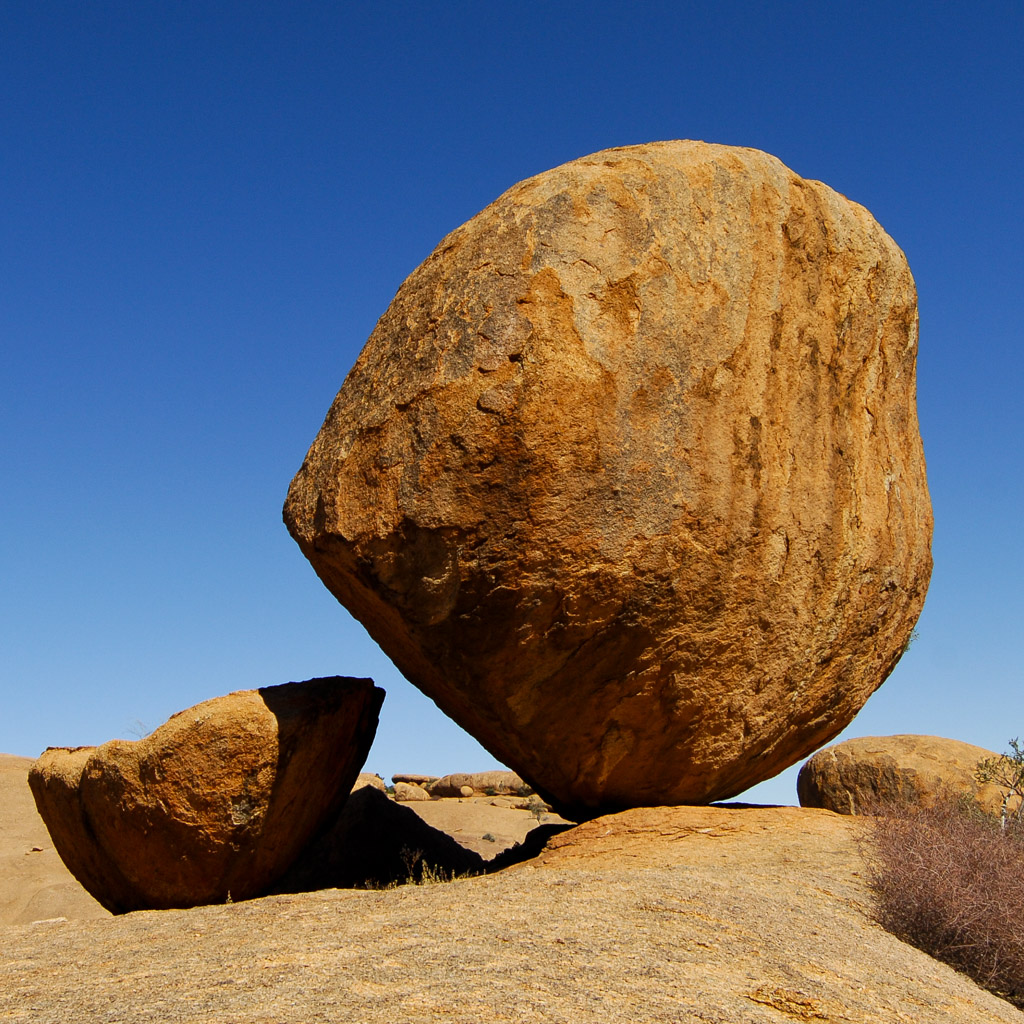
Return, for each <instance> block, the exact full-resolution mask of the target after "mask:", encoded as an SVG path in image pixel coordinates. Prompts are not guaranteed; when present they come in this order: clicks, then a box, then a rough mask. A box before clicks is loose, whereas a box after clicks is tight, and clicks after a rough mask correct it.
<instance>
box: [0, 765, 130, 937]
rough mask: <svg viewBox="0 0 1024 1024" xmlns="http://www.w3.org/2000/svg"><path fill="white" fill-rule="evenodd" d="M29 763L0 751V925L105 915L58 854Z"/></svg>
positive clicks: (104, 911)
mask: <svg viewBox="0 0 1024 1024" xmlns="http://www.w3.org/2000/svg"><path fill="white" fill-rule="evenodd" d="M31 764H32V761H31V760H30V759H29V758H27V757H13V756H12V755H10V754H0V925H6V924H28V923H30V922H32V921H38V920H40V919H43V918H48V917H67V918H75V919H83V920H88V919H93V918H101V917H109V916H110V915H109V914H108V913H107V911H106V910H104V909H103V907H101V906H100V905H99V904H98V903H97V902H96V901H95V900H94V899H93V898H92V897H91V896H90V895H89V894H88V893H87V892H86V891H85V890H84V889H83V888H82V887H81V886H80V885H79V884H78V882H77V881H76V880H75V878H74V877H73V876H72V874H71V872H69V871H68V869H67V868H66V867H64V863H63V861H62V860H61V859H60V857H58V856H57V851H56V850H55V849H54V848H53V842H52V840H51V839H50V834H49V833H48V832H47V831H46V826H45V825H44V824H43V819H42V818H40V817H39V814H38V813H37V811H36V805H35V801H34V800H33V799H32V792H31V791H30V790H29V788H28V769H29V766H30V765H31Z"/></svg>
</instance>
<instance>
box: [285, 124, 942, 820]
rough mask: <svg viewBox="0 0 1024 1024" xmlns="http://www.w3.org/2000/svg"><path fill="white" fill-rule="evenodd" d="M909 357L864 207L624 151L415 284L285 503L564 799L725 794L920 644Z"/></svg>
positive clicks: (738, 163) (511, 209)
mask: <svg viewBox="0 0 1024 1024" xmlns="http://www.w3.org/2000/svg"><path fill="white" fill-rule="evenodd" d="M916 352H917V306H916V293H915V289H914V282H913V279H912V278H911V275H910V271H909V270H908V268H907V262H906V259H905V257H904V255H903V253H902V252H901V251H900V249H899V248H898V246H897V245H896V244H895V243H894V242H893V241H892V239H891V238H889V237H888V235H886V233H885V232H884V231H883V230H882V229H881V228H880V227H879V225H878V224H877V223H876V221H875V220H874V218H873V217H872V216H871V215H870V214H869V213H868V211H867V210H865V209H864V208H863V207H861V206H858V205H857V204H856V203H852V202H850V201H849V200H847V199H845V198H844V197H843V196H841V195H839V194H837V193H836V192H833V191H832V190H831V189H830V188H828V187H827V186H825V185H823V184H821V183H820V182H815V181H806V180H803V179H801V178H799V177H797V175H795V174H794V173H793V172H792V171H790V170H788V169H787V168H786V167H785V166H783V164H781V163H780V162H779V161H778V160H776V159H775V158H773V157H771V156H768V155H767V154H765V153H761V152H757V151H755V150H751V149H733V148H730V147H726V146H715V145H707V144H704V143H700V142H662V143H652V144H650V145H645V146H635V147H628V148H623V149H612V150H607V151H605V152H601V153H597V154H595V155H593V156H589V157H585V158H583V159H581V160H576V161H573V162H572V163H569V164H566V165H564V166H562V167H557V168H555V169H554V170H552V171H548V172H546V173H544V174H541V175H538V176H537V177H535V178H531V179H529V180H527V181H524V182H522V183H520V184H519V185H516V186H515V187H514V188H512V189H510V190H509V191H508V192H506V193H505V194H504V195H503V196H501V197H500V198H499V199H497V200H496V201H495V202H494V203H492V204H491V205H490V206H488V207H487V208H486V209H485V210H483V211H482V212H481V213H479V214H478V215H477V216H476V217H474V218H473V219H472V220H470V221H468V222H467V223H466V224H464V225H463V226H462V227H460V228H457V229H456V230H455V231H453V232H452V233H451V234H450V235H448V236H447V237H446V238H445V239H443V240H442V242H441V243H440V245H438V247H437V248H436V249H435V250H434V252H433V253H432V254H431V255H430V256H429V257H428V258H427V260H426V261H425V262H424V263H423V264H422V265H421V266H420V267H418V268H417V269H416V270H415V271H414V272H413V273H412V274H411V275H410V277H409V278H408V279H407V280H406V281H405V283H404V284H403V285H402V287H401V288H400V289H399V291H398V294H397V295H396V296H395V298H394V300H393V302H392V303H391V305H390V307H389V308H388V310H387V312H386V313H385V314H384V316H383V317H382V318H381V320H380V322H379V323H378V324H377V327H376V329H375V330H374V332H373V334H372V335H371V336H370V339H369V341H368V342H367V344H366V347H365V348H364V350H363V352H362V354H361V355H360V357H359V359H358V361H357V362H356V364H355V366H354V367H353V369H352V371H351V372H350V373H349V375H348V378H347V379H346V380H345V382H344V385H343V386H342V388H341V391H340V392H339V393H338V396H337V398H336V399H335V401H334V404H333V405H332V406H331V409H330V411H329V412H328V414H327V418H326V420H325V422H324V425H323V427H322V429H321V431H320V433H319V435H318V436H317V438H316V439H315V440H314V442H313V445H312V447H311V448H310V450H309V454H308V455H307V457H306V460H305V462H304V463H303V465H302V468H301V469H300V470H299V472H298V474H297V475H296V477H295V479H294V480H293V482H292V485H291V489H290V491H289V494H288V498H287V502H286V504H285V509H284V516H285V521H286V523H287V525H288V528H289V529H290V531H291V533H292V535H293V536H294V538H295V539H296V540H297V541H298V543H299V546H300V547H301V549H302V551H303V553H304V554H305V555H306V557H307V558H308V559H309V560H310V562H311V563H312V565H313V567H314V568H315V570H316V572H317V573H318V574H319V575H320V577H321V579H322V580H323V581H324V583H325V584H326V585H327V587H328V588H329V589H330V590H331V591H332V592H333V593H334V594H335V596H336V597H337V598H338V599H339V600H340V601H341V602H342V604H344V605H345V606H346V607H347V608H348V609H349V610H350V611H351V612H352V613H353V614H354V615H355V617H356V618H358V619H359V620H360V621H361V622H362V623H363V624H364V625H365V626H366V628H367V629H368V631H369V632H370V634H371V636H372V637H373V638H374V639H375V640H376V641H377V642H378V643H379V644H380V646H381V647H382V648H383V649H384V651H385V652H386V653H387V654H389V655H390V656H391V658H392V659H393V660H394V661H395V663H396V664H397V665H398V667H399V668H400V669H401V671H402V672H403V673H404V674H405V675H406V676H407V677H408V678H409V679H410V680H411V681H412V682H413V683H415V684H416V685H417V686H418V687H419V688H420V689H422V690H423V691H424V692H425V693H427V694H428V695H429V696H430V697H432V698H433V699H434V701H435V702H436V703H437V704H438V705H439V706H440V707H441V708H442V710H444V711H445V712H446V713H447V714H448V715H450V716H451V717H452V718H454V719H455V720H456V721H457V722H459V723H460V724H461V725H462V726H463V727H464V728H465V729H466V730H468V731H469V732H470V733H472V734H473V735H474V736H475V737H476V738H477V739H478V740H479V741H480V742H481V743H482V744H483V745H484V746H485V747H486V748H487V749H488V750H489V751H490V752H491V753H492V754H493V755H494V756H495V757H497V758H498V759H499V760H501V761H502V762H504V763H505V764H506V765H508V766H509V767H511V768H513V769H515V771H517V772H518V773H519V774H520V775H521V776H522V777H523V778H524V779H525V780H527V781H528V782H530V783H531V784H533V785H534V786H535V787H536V788H537V789H538V791H539V792H540V793H541V794H542V795H544V796H545V797H546V798H547V799H549V800H550V801H551V802H552V803H553V804H554V805H555V806H556V807H557V808H558V809H559V810H560V811H561V812H562V813H563V814H566V815H567V816H573V815H576V816H584V815H592V814H594V813H596V812H597V811H599V810H609V809H615V808H622V807H628V806H632V805H643V804H677V803H696V802H703V801H710V800H714V799H718V798H724V797H729V796H731V795H734V794H736V793H739V792H741V791H742V790H744V789H745V788H747V787H748V786H750V785H752V784H754V783H756V782H758V781H760V780H762V779H765V778H768V777H770V776H772V775H774V774H775V773H777V772H778V771H780V770H781V769H783V768H785V767H786V766H788V765H790V764H792V763H794V762H795V761H797V760H799V759H800V758H801V757H803V756H806V754H808V753H810V752H811V751H812V750H814V749H816V748H817V747H818V746H820V745H821V744H822V743H824V742H826V741H827V740H829V739H831V738H832V737H833V736H835V735H836V734H837V733H838V732H839V731H840V730H841V729H842V728H843V727H844V726H845V725H846V724H847V723H848V722H849V721H850V720H851V719H852V718H853V716H854V715H855V714H856V713H857V711H858V710H859V709H860V708H861V706H862V705H863V703H864V701H865V700H866V699H867V698H868V696H869V695H870V694H871V693H872V691H874V690H875V689H876V687H878V686H879V685H880V684H881V683H882V681H883V680H884V679H885V678H886V676H887V675H888V674H889V672H890V671H891V670H892V668H893V666H894V665H895V664H896V662H897V660H898V659H899V657H900V654H901V652H902V651H903V650H904V648H905V646H906V644H907V641H908V638H909V636H910V633H911V630H912V627H913V625H914V623H915V621H916V619H917V617H918V614H919V612H920V610H921V605H922V603H923V601H924V595H925V590H926V587H927V583H928V578H929V574H930V570H931V555H930V539H931V529H932V517H931V507H930V503H929V498H928V491H927V486H926V482H925V467H924V456H923V453H922V449H921V440H920V436H919V433H918V423H917V414H916V408H915V360H916Z"/></svg>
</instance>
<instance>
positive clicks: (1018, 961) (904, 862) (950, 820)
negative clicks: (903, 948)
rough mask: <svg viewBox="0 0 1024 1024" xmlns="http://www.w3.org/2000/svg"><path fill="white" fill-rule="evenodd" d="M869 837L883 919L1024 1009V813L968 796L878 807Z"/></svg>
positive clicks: (872, 879) (889, 927) (889, 926)
mask: <svg viewBox="0 0 1024 1024" xmlns="http://www.w3.org/2000/svg"><path fill="white" fill-rule="evenodd" d="M866 842H867V845H868V854H869V864H870V873H869V883H870V886H871V889H872V891H873V893H874V896H875V901H876V914H877V919H878V922H879V923H880V924H881V925H882V926H883V927H884V928H885V929H887V930H888V931H890V932H892V933H893V934H894V935H896V936H897V937H898V938H900V939H903V940H904V941H905V942H909V943H910V944H911V945H913V946H916V947H917V948H918V949H921V950H924V952H926V953H929V954H930V955H931V956H933V957H935V958H936V959H937V960H942V961H943V962H944V963H947V964H949V965H950V966H951V967H953V968H955V969H956V970H958V971H962V972H963V973H964V974H966V975H967V976H968V977H970V978H973V979H974V981H976V982H977V983H978V984H979V985H981V986H983V987H984V988H987V989H988V990H989V991H990V992H994V993H995V994H996V995H1000V996H1002V997H1003V998H1005V999H1008V1000H1009V1001H1010V1002H1011V1003H1013V1004H1014V1005H1016V1006H1018V1007H1021V1008H1022V1009H1024V927H1022V925H1024V822H1021V821H1020V820H1010V821H1008V822H1007V824H1006V827H1005V828H1001V827H1000V824H999V821H998V820H996V819H994V818H991V817H989V816H988V815H986V814H984V813H983V812H982V811H981V810H980V809H978V808H977V805H975V804H973V802H964V801H960V802H957V801H954V800H947V801H942V802H939V803H937V804H936V805H935V806H933V807H930V808H911V807H896V806H889V807H881V808H875V817H874V818H873V820H872V823H871V827H870V828H869V829H868V830H867V833H866Z"/></svg>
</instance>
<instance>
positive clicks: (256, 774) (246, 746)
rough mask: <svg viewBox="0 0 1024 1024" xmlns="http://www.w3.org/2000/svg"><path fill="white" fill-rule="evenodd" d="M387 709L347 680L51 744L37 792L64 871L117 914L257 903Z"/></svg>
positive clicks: (243, 698)
mask: <svg viewBox="0 0 1024 1024" xmlns="http://www.w3.org/2000/svg"><path fill="white" fill-rule="evenodd" d="M383 699H384V691H383V690H379V689H377V688H375V687H374V685H373V681H372V680H370V679H346V678H341V677H332V678H327V679H311V680H308V681H306V682H304V683H287V684H285V685H283V686H268V687H264V688H263V689H260V690H246V691H242V692H239V693H233V694H230V695H229V696H226V697H218V698H216V699H214V700H210V701H206V702H205V703H203V704H198V705H196V706H195V707H193V708H189V709H188V710H187V711H181V712H179V713H178V714H176V715H174V716H173V717H172V718H171V719H169V720H168V721H167V722H166V723H165V724H164V725H162V726H160V728H158V729H157V730H156V731H155V732H153V733H152V734H151V735H149V736H147V737H146V738H145V739H142V740H137V741H134V742H128V741H125V740H112V741H111V742H109V743H105V744H103V746H101V747H79V748H77V749H65V748H51V749H49V750H47V751H46V752H45V753H44V754H43V755H42V756H41V757H40V758H39V760H38V761H37V762H36V763H35V764H34V765H33V767H32V769H31V771H30V773H29V784H30V785H31V787H32V793H33V795H34V796H35V800H36V805H37V807H38V808H39V813H40V815H41V816H42V818H43V820H44V821H45V822H46V826H47V828H48V829H49V831H50V835H51V836H52V838H53V843H54V846H55V847H56V848H57V852H58V853H59V854H60V856H61V858H62V859H63V861H64V863H65V864H66V865H67V866H68V868H69V869H70V870H71V872H72V874H73V875H74V876H75V877H76V878H77V879H78V880H79V881H80V882H81V883H82V885H83V886H85V888H86V889H87V890H88V891H89V892H90V893H92V895H93V896H95V898H96V899H97V900H98V901H99V902H100V903H102V904H103V906H105V907H107V908H108V909H109V910H111V911H113V912H114V913H123V912H125V911H129V910H140V909H150V908H154V909H162V908H167V907H191V906H196V905H199V904H203V903H223V902H224V901H225V900H227V899H229V898H230V899H233V900H242V899H247V898H250V897H253V896H257V895H260V894H261V893H263V892H264V891H265V890H266V889H267V888H268V886H269V885H270V884H271V883H272V882H274V881H275V880H276V879H277V878H278V877H279V876H280V875H281V874H282V873H283V872H284V871H285V870H286V869H287V868H288V867H289V865H291V863H292V862H293V861H294V860H295V858H296V856H297V855H298V854H299V852H300V851H301V850H302V849H303V847H304V846H305V845H306V844H307V843H308V842H309V840H310V839H311V837H312V836H313V835H314V834H315V833H316V832H317V830H318V829H319V828H320V826H321V825H322V824H323V823H324V821H325V820H327V819H329V818H330V817H331V816H332V815H334V814H336V813H337V811H338V809H339V807H340V806H341V805H342V803H343V802H344V800H345V798H346V797H347V795H348V793H349V791H350V790H351V788H352V784H353V782H354V781H355V779H356V776H357V775H358V773H359V769H360V768H361V767H362V765H363V762H364V761H365V760H366V755H367V753H368V751H369V749H370V744H371V743H372V741H373V736H374V733H375V731H376V728H377V715H378V712H379V710H380V706H381V702H382V701H383Z"/></svg>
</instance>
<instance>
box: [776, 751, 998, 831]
mask: <svg viewBox="0 0 1024 1024" xmlns="http://www.w3.org/2000/svg"><path fill="white" fill-rule="evenodd" d="M995 756H996V755H995V754H994V753H993V752H992V751H991V750H985V748H984V747H975V746H972V745H971V744H970V743H962V742H961V741H960V740H948V739H943V738H942V737H939V736H912V735H904V736H859V737H857V738H855V739H850V740H844V741H843V742H842V743H837V744H836V745H835V746H833V747H827V748H826V749H825V750H819V751H818V752H817V753H816V754H815V755H814V756H813V757H812V758H811V759H810V760H809V761H808V762H807V763H806V764H805V765H804V766H803V767H802V768H801V769H800V774H799V775H798V776H797V782H796V788H797V794H798V796H799V797H800V804H801V805H802V806H803V807H824V808H826V809H827V810H830V811H837V812H838V813H839V814H863V813H866V812H870V811H871V810H872V809H873V808H874V807H875V806H877V805H878V804H886V803H897V804H907V805H910V806H920V807H930V806H931V805H932V804H933V803H934V802H935V801H936V799H938V798H943V797H951V798H954V799H955V798H956V797H959V796H970V797H972V798H973V799H974V800H977V802H978V803H979V804H981V806H982V807H983V808H984V809H985V810H986V811H988V812H989V813H990V814H998V813H999V810H1000V807H1001V805H1002V801H1003V791H1002V790H1000V789H999V787H998V786H995V785H993V784H991V783H986V784H984V785H983V784H981V783H979V782H978V781H977V780H976V779H975V778H974V771H975V769H976V768H977V766H978V762H979V761H983V760H985V759H986V758H989V757H995ZM1013 806H1016V804H1014V805H1013Z"/></svg>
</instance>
